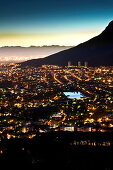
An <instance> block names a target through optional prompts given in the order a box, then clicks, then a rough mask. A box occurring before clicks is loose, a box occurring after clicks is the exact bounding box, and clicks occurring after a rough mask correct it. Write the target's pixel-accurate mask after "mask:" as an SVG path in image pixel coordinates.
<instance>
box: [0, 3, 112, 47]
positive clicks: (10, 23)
mask: <svg viewBox="0 0 113 170" xmlns="http://www.w3.org/2000/svg"><path fill="white" fill-rule="evenodd" d="M111 20H113V0H0V46H31V45H34V46H42V45H66V46H70V45H77V44H79V43H81V42H84V41H86V40H88V39H90V38H92V37H94V36H96V35H98V34H99V33H101V32H102V30H104V28H105V27H106V26H107V25H108V23H109V22H110V21H111Z"/></svg>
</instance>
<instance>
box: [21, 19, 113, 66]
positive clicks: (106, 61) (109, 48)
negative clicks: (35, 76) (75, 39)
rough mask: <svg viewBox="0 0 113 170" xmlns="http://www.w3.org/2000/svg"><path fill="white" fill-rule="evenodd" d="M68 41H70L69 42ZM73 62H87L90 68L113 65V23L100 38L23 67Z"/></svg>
mask: <svg viewBox="0 0 113 170" xmlns="http://www.w3.org/2000/svg"><path fill="white" fill-rule="evenodd" d="M67 41H68V40H67ZM68 61H71V63H72V64H73V65H77V62H78V61H81V63H82V64H83V63H84V61H87V62H88V64H89V66H100V65H105V66H110V65H113V21H111V22H110V23H109V25H108V26H107V27H106V29H105V30H104V31H103V32H102V33H101V34H100V35H98V36H96V37H94V38H92V39H90V40H89V41H87V42H84V43H82V44H80V45H78V46H76V47H73V48H70V49H68V50H64V51H61V52H58V53H56V54H53V55H50V56H48V57H45V58H43V59H35V60H29V61H26V62H23V63H21V64H22V66H26V65H29V66H40V65H43V64H53V65H62V66H65V65H67V63H68Z"/></svg>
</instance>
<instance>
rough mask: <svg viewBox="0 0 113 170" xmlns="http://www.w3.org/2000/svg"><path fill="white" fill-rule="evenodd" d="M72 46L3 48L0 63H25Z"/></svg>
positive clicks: (0, 53)
mask: <svg viewBox="0 0 113 170" xmlns="http://www.w3.org/2000/svg"><path fill="white" fill-rule="evenodd" d="M69 48H71V46H69V47H67V46H58V45H52V46H41V47H40V46H31V47H20V46H17V47H13V46H12V47H1V48H0V62H4V63H5V62H6V63H8V62H23V61H26V60H30V59H36V58H43V57H46V56H47V55H51V54H54V53H57V52H59V51H62V50H65V49H69Z"/></svg>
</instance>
